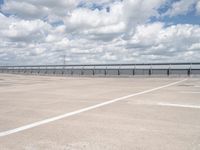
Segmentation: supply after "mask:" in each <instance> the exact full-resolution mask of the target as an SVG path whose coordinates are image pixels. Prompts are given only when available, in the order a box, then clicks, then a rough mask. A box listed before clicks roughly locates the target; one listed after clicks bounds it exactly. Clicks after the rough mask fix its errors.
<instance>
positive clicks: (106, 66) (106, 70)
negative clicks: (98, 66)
mask: <svg viewBox="0 0 200 150" xmlns="http://www.w3.org/2000/svg"><path fill="white" fill-rule="evenodd" d="M106 75H107V66H106V69H105V76H106Z"/></svg>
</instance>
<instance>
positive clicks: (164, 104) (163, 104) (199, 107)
mask: <svg viewBox="0 0 200 150" xmlns="http://www.w3.org/2000/svg"><path fill="white" fill-rule="evenodd" d="M157 105H160V106H171V107H183V108H196V109H200V106H198V105H183V104H170V103H158V104H157Z"/></svg>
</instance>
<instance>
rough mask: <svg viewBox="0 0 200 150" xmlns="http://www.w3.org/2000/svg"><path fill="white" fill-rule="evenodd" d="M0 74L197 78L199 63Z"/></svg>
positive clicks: (5, 69)
mask: <svg viewBox="0 0 200 150" xmlns="http://www.w3.org/2000/svg"><path fill="white" fill-rule="evenodd" d="M0 73H11V74H37V75H62V76H177V75H178V76H198V75H200V63H151V64H150V63H149V64H147V63H146V64H139V63H138V64H85V65H32V66H31V65H29V66H0Z"/></svg>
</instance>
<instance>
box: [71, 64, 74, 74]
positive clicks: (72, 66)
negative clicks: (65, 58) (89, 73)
mask: <svg viewBox="0 0 200 150" xmlns="http://www.w3.org/2000/svg"><path fill="white" fill-rule="evenodd" d="M73 69H74V68H73V66H72V68H71V76H73Z"/></svg>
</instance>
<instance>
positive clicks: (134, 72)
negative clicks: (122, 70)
mask: <svg viewBox="0 0 200 150" xmlns="http://www.w3.org/2000/svg"><path fill="white" fill-rule="evenodd" d="M135 68H136V66H135V64H134V68H133V76H134V75H135Z"/></svg>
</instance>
